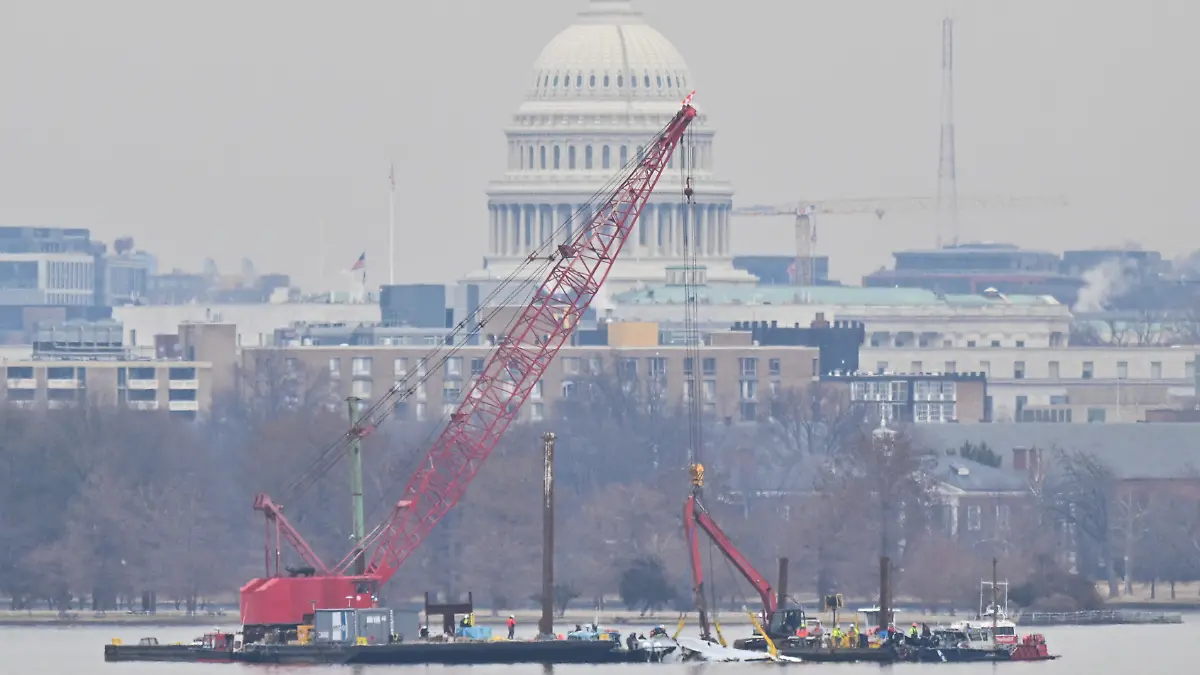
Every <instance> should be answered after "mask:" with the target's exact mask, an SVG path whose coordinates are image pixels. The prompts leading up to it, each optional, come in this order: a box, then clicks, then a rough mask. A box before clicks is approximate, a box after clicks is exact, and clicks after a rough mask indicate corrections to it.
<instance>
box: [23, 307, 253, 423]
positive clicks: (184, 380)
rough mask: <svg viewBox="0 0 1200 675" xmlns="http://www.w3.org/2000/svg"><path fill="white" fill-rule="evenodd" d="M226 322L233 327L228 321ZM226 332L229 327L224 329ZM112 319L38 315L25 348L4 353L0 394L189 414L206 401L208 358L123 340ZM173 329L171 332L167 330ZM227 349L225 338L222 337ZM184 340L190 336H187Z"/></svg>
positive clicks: (36, 403) (57, 404)
mask: <svg viewBox="0 0 1200 675" xmlns="http://www.w3.org/2000/svg"><path fill="white" fill-rule="evenodd" d="M228 328H232V327H228ZM226 332H227V333H228V334H229V335H230V336H232V331H226ZM123 333H124V327H123V326H122V325H121V324H120V323H119V322H114V321H96V322H92V321H67V322H45V323H42V324H39V325H38V327H37V329H36V330H35V331H34V340H35V341H34V344H33V350H32V356H31V357H29V358H21V359H6V360H4V362H3V364H2V366H0V367H3V369H4V382H3V386H2V388H0V401H3V403H4V404H5V405H8V406H11V407H15V408H26V409H30V408H32V409H56V408H66V407H71V406H79V405H100V406H113V405H118V406H123V407H126V408H128V409H130V410H164V411H167V412H169V413H170V414H171V415H173V416H177V417H182V418H187V419H192V418H195V417H196V416H198V415H200V414H202V413H203V412H204V411H206V410H208V408H209V406H210V405H211V403H212V392H213V365H212V363H211V362H209V361H205V360H198V359H197V358H196V357H195V351H196V350H195V349H194V348H189V349H187V350H186V351H187V353H188V354H189V356H188V358H183V357H182V356H175V357H174V358H171V357H167V356H164V355H159V354H156V353H155V352H154V351H153V350H151V351H149V352H148V353H143V352H142V351H139V350H136V349H130V348H128V347H126V346H125V344H124V342H123V339H122V335H123ZM173 337H174V336H173ZM228 342H229V343H230V344H229V351H230V352H232V339H229V340H228ZM188 346H189V347H191V345H190V341H189V345H188Z"/></svg>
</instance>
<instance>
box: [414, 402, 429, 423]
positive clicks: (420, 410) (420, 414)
mask: <svg viewBox="0 0 1200 675" xmlns="http://www.w3.org/2000/svg"><path fill="white" fill-rule="evenodd" d="M426 406H427V404H425V403H418V404H417V405H415V406H413V418H414V419H416V420H417V421H418V422H424V421H425V417H426V414H425V409H426Z"/></svg>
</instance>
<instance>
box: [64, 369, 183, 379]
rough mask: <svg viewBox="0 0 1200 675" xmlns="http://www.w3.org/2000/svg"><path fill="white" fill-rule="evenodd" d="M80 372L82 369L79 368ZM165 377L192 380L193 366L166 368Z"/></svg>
mask: <svg viewBox="0 0 1200 675" xmlns="http://www.w3.org/2000/svg"><path fill="white" fill-rule="evenodd" d="M80 370H81V372H82V369H80ZM167 378H168V379H172V380H194V379H196V369H195V368H170V369H168V370H167Z"/></svg>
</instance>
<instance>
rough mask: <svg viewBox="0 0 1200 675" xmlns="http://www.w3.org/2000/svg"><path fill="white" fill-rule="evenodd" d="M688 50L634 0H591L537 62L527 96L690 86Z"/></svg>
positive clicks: (679, 90) (631, 93)
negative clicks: (685, 52)
mask: <svg viewBox="0 0 1200 675" xmlns="http://www.w3.org/2000/svg"><path fill="white" fill-rule="evenodd" d="M690 82H691V76H690V74H689V73H688V67H687V63H686V62H685V61H684V60H683V56H682V55H681V54H680V53H679V50H678V49H675V45H673V44H671V41H670V40H668V39H667V38H665V37H663V34H662V33H660V32H658V31H657V30H655V29H654V28H652V27H651V26H650V25H648V24H647V23H646V22H645V21H644V20H643V18H642V15H641V13H640V12H637V11H635V10H634V9H633V6H632V3H631V2H630V1H629V0H590V2H589V3H588V7H587V9H586V10H584V11H583V12H580V14H579V16H578V18H577V20H576V22H575V23H574V24H572V25H571V26H568V27H567V28H566V29H565V30H563V31H562V32H560V33H559V34H558V35H556V36H555V37H554V39H553V40H551V41H550V43H549V44H547V45H546V47H545V48H544V49H543V50H542V53H541V55H539V56H538V58H537V60H536V61H535V62H534V64H533V81H532V83H531V84H532V87H531V88H530V90H529V92H528V95H527V99H528V100H546V99H552V100H554V99H557V100H563V99H568V100H569V99H572V98H574V99H580V98H584V99H597V98H600V99H604V98H611V99H617V100H629V99H633V100H639V99H640V100H654V99H661V100H665V101H669V102H671V104H672V105H673V106H674V105H676V104H678V103H679V102H680V101H681V100H683V97H684V96H686V95H687V94H688V92H690V91H691V89H690V88H689V85H690Z"/></svg>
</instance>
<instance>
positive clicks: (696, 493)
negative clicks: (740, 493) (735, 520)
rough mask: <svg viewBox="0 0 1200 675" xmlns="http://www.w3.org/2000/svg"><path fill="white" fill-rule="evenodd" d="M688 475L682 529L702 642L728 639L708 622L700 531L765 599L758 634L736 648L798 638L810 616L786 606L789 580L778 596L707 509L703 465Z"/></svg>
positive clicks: (693, 467) (738, 642) (694, 466)
mask: <svg viewBox="0 0 1200 675" xmlns="http://www.w3.org/2000/svg"><path fill="white" fill-rule="evenodd" d="M689 472H690V475H691V482H692V490H691V494H690V495H689V496H688V499H687V502H686V503H685V504H684V507H683V528H684V532H685V534H686V536H687V541H688V549H689V552H690V556H691V568H692V592H693V594H694V599H695V603H696V611H697V613H698V614H699V618H700V639H701V640H704V641H706V642H712V643H715V644H720V645H721V646H726V645H725V640H724V638H723V637H722V636H721V630H720V626H716V637H715V638H714V637H713V634H712V629H713V627H714V623H715V622H713V621H710V620H709V613H708V607H707V603H706V601H705V597H704V568H703V565H702V558H701V556H700V551H701V548H700V536H699V530H703V531H704V533H705V534H707V535H708V537H709V539H710V540H711V541H712V543H713V545H714V546H716V547H717V550H719V551H720V552H721V555H723V556H725V559H726V560H728V561H729V563H730V564H731V565H732V566H733V568H734V569H735V570H737V571H738V573H739V574H741V576H742V577H743V578H744V579H745V580H746V581H747V582H749V583H750V585H751V586H753V587H754V590H755V591H757V592H758V595H759V597H761V598H762V604H763V611H762V616H761V622H759V626H758V630H759V633H758V634H757V635H755V636H753V637H750V638H747V639H739V640H736V641H735V642H734V647H735V648H737V649H746V650H754V651H758V650H762V649H765V648H766V647H767V643H768V640H767V638H769V639H770V640H771V641H785V642H786V641H790V639H791V638H794V637H795V635H796V631H797V630H799V629H800V628H802V627H803V626H804V625H805V620H806V618H807V617H806V616H805V614H804V610H803V609H801V608H799V607H786V602H787V598H786V596H787V589H786V588H784V586H785V585H786V583H787V582H786V580H783V579H781V581H780V589H779V592H778V594H776V592H775V590H774V589H773V588H771V584H770V582H768V581H767V578H766V577H765V576H763V575H762V573H760V572H759V571H758V570H757V569H755V568H754V565H752V564H750V560H749V559H747V558H746V556H745V555H743V554H742V552H741V551H739V550H738V549H737V547H736V546H734V545H733V541H732V540H730V539H729V537H728V536H727V535H726V534H725V533H724V532H723V531H722V530H721V528H720V526H718V525H717V522H716V520H714V519H713V517H712V515H710V514H709V513H708V510H707V509H705V508H704V503H703V501H702V500H701V493H702V491H703V488H704V465H703V464H700V463H695V464H692V465H691V467H690V468H689ZM782 572H784V569H781V573H782ZM781 576H782V574H781Z"/></svg>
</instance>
